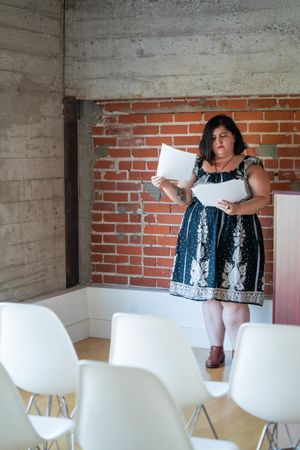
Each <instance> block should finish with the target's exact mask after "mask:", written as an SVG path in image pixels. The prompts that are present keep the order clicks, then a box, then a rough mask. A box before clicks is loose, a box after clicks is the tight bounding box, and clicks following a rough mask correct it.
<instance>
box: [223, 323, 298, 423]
mask: <svg viewBox="0 0 300 450" xmlns="http://www.w3.org/2000/svg"><path fill="white" fill-rule="evenodd" d="M299 377H300V327H299V326H294V325H280V324H262V323H247V324H243V325H242V326H241V327H240V329H239V333H238V338H237V345H236V350H235V354H234V359H233V365H232V368H231V373H230V377H229V396H230V397H231V398H232V399H233V400H234V401H235V402H236V403H237V404H238V405H239V406H240V407H241V408H242V409H244V410H245V411H247V412H248V413H249V414H252V415H254V416H256V417H259V418H261V419H263V420H265V421H266V422H283V423H293V422H300V381H299V380H300V378H299Z"/></svg>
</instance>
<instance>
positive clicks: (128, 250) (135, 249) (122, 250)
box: [116, 245, 142, 255]
mask: <svg viewBox="0 0 300 450" xmlns="http://www.w3.org/2000/svg"><path fill="white" fill-rule="evenodd" d="M116 250H117V253H119V254H120V255H140V254H141V253H142V249H141V247H140V246H132V245H124V246H121V245H119V246H117V248H116Z"/></svg>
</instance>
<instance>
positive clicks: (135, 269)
mask: <svg viewBox="0 0 300 450" xmlns="http://www.w3.org/2000/svg"><path fill="white" fill-rule="evenodd" d="M117 273H124V274H128V275H132V274H133V275H142V273H143V270H142V267H141V266H117Z"/></svg>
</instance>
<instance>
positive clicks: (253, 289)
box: [152, 115, 270, 368]
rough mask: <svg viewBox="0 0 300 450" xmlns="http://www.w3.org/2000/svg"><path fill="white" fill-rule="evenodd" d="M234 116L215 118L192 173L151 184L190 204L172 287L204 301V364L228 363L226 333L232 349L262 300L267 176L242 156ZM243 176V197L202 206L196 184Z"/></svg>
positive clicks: (255, 162) (257, 164)
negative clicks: (251, 307)
mask: <svg viewBox="0 0 300 450" xmlns="http://www.w3.org/2000/svg"><path fill="white" fill-rule="evenodd" d="M246 147H247V146H246V144H245V143H244V140H243V137H242V135H241V133H240V130H239V129H238V127H237V126H236V124H235V122H234V121H233V120H232V119H231V118H230V117H227V116H225V115H217V116H215V117H212V118H211V119H210V120H209V121H208V122H207V124H206V126H205V129H204V132H203V136H202V139H201V142H200V146H199V149H200V153H201V156H200V157H198V158H197V159H196V164H195V167H194V170H193V176H192V178H191V179H190V180H189V181H188V182H178V183H177V185H176V184H174V183H173V182H171V181H170V180H167V179H165V178H163V177H159V176H154V177H152V183H153V184H154V186H156V187H157V188H159V189H162V190H163V191H164V192H165V193H166V194H167V195H168V197H169V198H170V199H171V200H173V201H174V202H175V203H177V204H179V205H186V206H187V209H186V211H185V214H184V217H183V221H182V224H181V227H180V232H179V236H178V241H177V246H176V254H175V259H174V267H173V272H172V277H171V284H170V293H171V294H172V295H178V296H181V297H185V298H189V299H192V300H201V301H203V317H204V322H205V327H206V330H207V334H208V338H209V342H210V355H209V358H208V359H207V361H206V367H208V368H216V367H219V366H221V365H223V364H224V362H225V354H224V350H223V343H224V337H225V331H226V332H227V333H228V336H229V339H230V343H231V345H232V349H233V351H234V348H235V341H236V337H237V332H238V329H239V326H240V325H241V324H242V323H244V322H248V321H249V318H250V313H249V306H248V305H249V304H254V305H260V306H261V305H262V304H263V272H264V246H263V235H262V230H261V225H260V222H259V219H258V217H257V215H256V213H257V212H258V211H259V210H260V209H261V208H263V207H264V206H265V205H267V204H268V202H269V198H270V182H269V178H268V175H267V173H266V172H265V170H264V168H263V165H262V162H261V161H260V160H259V159H258V158H256V157H253V156H245V155H244V153H243V152H244V150H245V148H246ZM234 179H236V180H240V179H241V180H243V181H244V183H245V189H246V192H247V196H246V198H244V199H243V200H241V201H240V202H237V203H231V202H229V201H227V200H226V199H224V200H222V201H220V202H219V203H218V205H217V207H211V206H207V207H205V206H204V205H202V203H200V201H199V200H197V198H196V197H195V196H194V195H193V193H192V190H191V188H192V187H193V186H197V185H198V184H201V183H220V182H224V181H229V180H234Z"/></svg>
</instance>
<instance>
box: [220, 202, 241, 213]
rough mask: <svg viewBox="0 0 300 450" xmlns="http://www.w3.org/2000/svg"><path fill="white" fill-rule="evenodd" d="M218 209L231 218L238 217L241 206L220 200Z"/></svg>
mask: <svg viewBox="0 0 300 450" xmlns="http://www.w3.org/2000/svg"><path fill="white" fill-rule="evenodd" d="M217 208H219V209H221V210H222V211H223V212H224V213H226V214H228V215H229V216H237V215H238V214H239V213H238V210H239V205H238V204H236V203H230V202H228V201H227V200H220V201H219V202H218V203H217Z"/></svg>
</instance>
